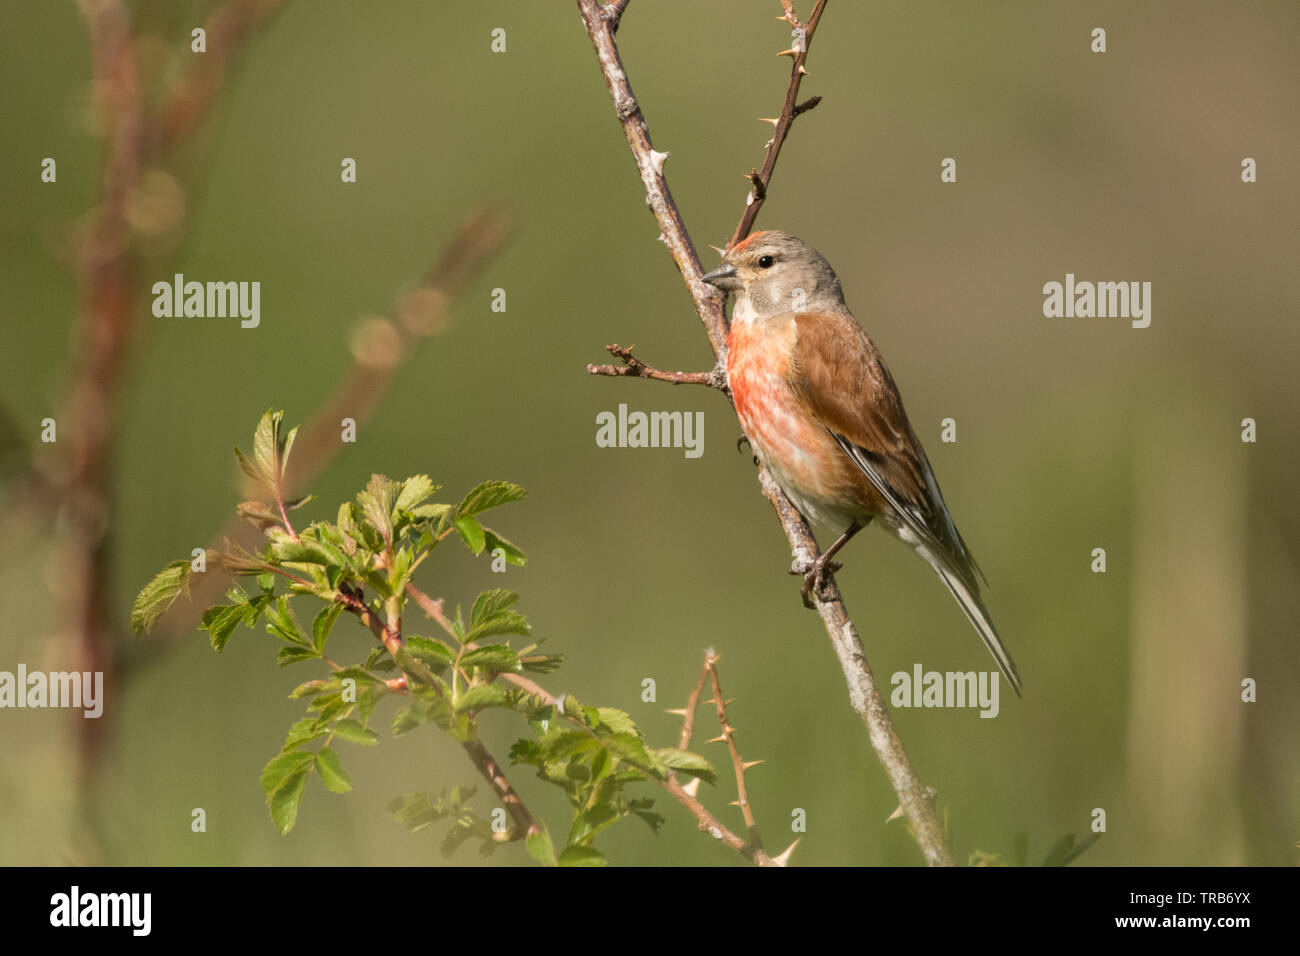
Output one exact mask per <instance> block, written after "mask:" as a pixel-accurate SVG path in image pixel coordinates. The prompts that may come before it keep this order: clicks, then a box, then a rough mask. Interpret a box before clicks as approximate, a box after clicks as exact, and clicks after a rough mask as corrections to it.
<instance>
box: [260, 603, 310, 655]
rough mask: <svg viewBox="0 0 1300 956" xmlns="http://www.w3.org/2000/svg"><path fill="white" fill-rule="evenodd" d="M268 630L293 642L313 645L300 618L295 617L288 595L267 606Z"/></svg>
mask: <svg viewBox="0 0 1300 956" xmlns="http://www.w3.org/2000/svg"><path fill="white" fill-rule="evenodd" d="M266 630H267V633H269V634H273V635H275V636H276V637H279V638H281V639H282V640H286V641H288V642H290V643H291V644H301V645H303V646H304V647H311V646H312V643H311V641H310V640H309V639H308V637H307V635H306V634H304V633H303V630H302V626H301V625H299V623H298V619H297V618H296V617H294V614H293V610H292V609H291V608H290V607H289V599H288V597H285V596H281V597H279V598H277V599H276V602H275V604H274V605H273V606H272V607H269V608H267V611H266Z"/></svg>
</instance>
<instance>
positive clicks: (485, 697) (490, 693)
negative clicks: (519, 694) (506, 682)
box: [455, 684, 510, 714]
mask: <svg viewBox="0 0 1300 956" xmlns="http://www.w3.org/2000/svg"><path fill="white" fill-rule="evenodd" d="M509 693H510V692H509V691H508V690H506V688H504V687H502V686H501V685H500V684H482V685H480V686H478V687H471V688H469V689H468V690H466V691H464V692H462V693H461V695H460V696H459V697H458V698H456V711H455V712H456V713H457V714H463V713H465V712H467V711H470V710H482V709H483V708H485V707H507V706H509V704H510V700H509Z"/></svg>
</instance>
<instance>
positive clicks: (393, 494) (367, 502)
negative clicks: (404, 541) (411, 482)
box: [357, 475, 401, 544]
mask: <svg viewBox="0 0 1300 956" xmlns="http://www.w3.org/2000/svg"><path fill="white" fill-rule="evenodd" d="M400 490H401V489H400V486H399V485H398V484H397V482H395V481H393V479H391V478H389V477H387V476H385V475H371V476H370V482H369V483H368V484H367V485H366V490H365V491H362V492H360V493H359V494H358V495H357V504H359V505H361V513H362V514H363V515H365V518H366V521H367V522H369V524H370V526H371V527H372V528H374V529H375V531H376V532H377V533H378V534H379V536H380V537H381V538H383V539H384V543H385V544H392V543H393V507H394V506H395V505H396V504H397V495H398V492H399V491H400Z"/></svg>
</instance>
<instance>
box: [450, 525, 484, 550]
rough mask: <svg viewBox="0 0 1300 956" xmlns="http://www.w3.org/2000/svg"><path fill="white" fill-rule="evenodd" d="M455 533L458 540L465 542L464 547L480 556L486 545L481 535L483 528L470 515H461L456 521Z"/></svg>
mask: <svg viewBox="0 0 1300 956" xmlns="http://www.w3.org/2000/svg"><path fill="white" fill-rule="evenodd" d="M456 531H457V533H458V534H459V535H460V539H461V540H462V541H464V542H465V547H467V548H469V549H470V551H472V552H473V553H474V554H482V553H483V548H484V546H485V545H486V544H487V539H486V538H485V537H484V534H483V526H482V525H481V524H479V523H478V521H477V520H475V519H474V518H473V517H471V516H470V515H461V516H459V517H458V518H457V519H456Z"/></svg>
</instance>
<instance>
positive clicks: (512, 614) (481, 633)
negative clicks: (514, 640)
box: [465, 611, 533, 644]
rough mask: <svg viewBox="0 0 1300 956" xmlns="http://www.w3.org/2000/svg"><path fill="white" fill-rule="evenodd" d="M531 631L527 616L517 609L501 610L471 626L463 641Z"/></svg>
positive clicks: (468, 641) (531, 627)
mask: <svg viewBox="0 0 1300 956" xmlns="http://www.w3.org/2000/svg"><path fill="white" fill-rule="evenodd" d="M532 632H533V626H532V625H531V624H529V623H528V618H526V617H524V616H523V615H522V614H520V613H518V612H517V611H501V612H500V613H497V614H494V615H493V616H492V617H490V618H488V619H487V620H486V621H484V622H483V623H482V624H480V625H479V626H478V627H475V628H471V629H470V632H469V633H468V634H466V635H465V643H466V644H468V643H470V642H471V641H481V640H482V639H483V638H485V637H495V636H499V635H501V634H531V633H532Z"/></svg>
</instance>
